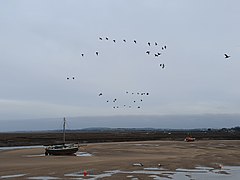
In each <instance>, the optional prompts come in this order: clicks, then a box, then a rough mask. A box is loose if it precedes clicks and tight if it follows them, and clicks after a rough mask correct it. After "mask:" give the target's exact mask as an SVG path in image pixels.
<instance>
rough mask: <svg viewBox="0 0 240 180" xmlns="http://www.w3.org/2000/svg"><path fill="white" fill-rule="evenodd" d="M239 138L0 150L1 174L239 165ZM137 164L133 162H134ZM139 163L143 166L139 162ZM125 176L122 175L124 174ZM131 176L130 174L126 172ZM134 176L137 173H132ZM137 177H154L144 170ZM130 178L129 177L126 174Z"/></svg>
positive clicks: (54, 174) (99, 171)
mask: <svg viewBox="0 0 240 180" xmlns="http://www.w3.org/2000/svg"><path fill="white" fill-rule="evenodd" d="M239 149H240V140H235V141H234V140H208V141H196V142H183V141H137V142H122V143H95V144H87V145H86V146H82V147H81V148H80V150H79V151H80V152H86V153H89V154H91V155H92V156H89V154H87V156H84V155H83V156H44V155H43V154H44V148H39V147H38V148H32V149H13V150H0V161H1V163H0V176H2V177H3V176H7V175H17V174H26V175H24V178H27V177H34V176H54V177H60V178H63V179H67V176H66V174H71V173H75V172H79V173H80V174H81V173H83V171H84V170H87V171H88V173H90V174H101V173H104V172H105V171H112V170H121V171H134V170H142V169H143V168H150V167H151V168H159V164H160V165H161V166H160V168H166V169H168V170H175V169H177V168H187V169H190V168H194V167H196V166H205V167H213V168H219V164H222V165H223V166H240V152H239ZM134 163H135V164H136V166H134V165H133V164H134ZM138 163H142V164H143V166H138ZM123 176H124V177H123ZM129 176H130V175H129ZM126 177H127V175H126V174H124V175H123V174H114V175H112V176H111V177H104V178H103V179H126ZM135 177H136V176H135ZM137 177H138V178H139V179H153V178H150V177H149V176H146V175H144V174H139V175H137ZM128 179H131V178H128Z"/></svg>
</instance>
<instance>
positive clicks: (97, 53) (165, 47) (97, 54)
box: [81, 37, 167, 69]
mask: <svg viewBox="0 0 240 180" xmlns="http://www.w3.org/2000/svg"><path fill="white" fill-rule="evenodd" d="M99 40H100V41H103V40H105V41H112V42H113V43H117V42H121V41H117V40H116V39H112V40H110V38H108V37H105V38H102V37H99ZM122 42H124V43H127V40H126V39H123V40H122ZM132 42H133V43H134V44H137V40H135V39H134V40H133V41H132ZM147 45H148V46H149V47H150V46H158V43H157V42H154V43H151V42H147ZM160 49H161V51H164V50H166V49H167V46H166V45H164V46H162V47H161V48H160ZM161 51H158V52H155V53H153V55H154V57H159V56H160V55H161V54H162V52H161ZM145 53H146V54H147V55H150V54H151V51H150V50H146V52H145ZM95 55H96V56H99V51H96V52H95ZM81 56H82V57H84V56H85V54H84V53H81ZM159 65H160V67H161V68H163V69H164V68H165V64H162V63H161V64H159Z"/></svg>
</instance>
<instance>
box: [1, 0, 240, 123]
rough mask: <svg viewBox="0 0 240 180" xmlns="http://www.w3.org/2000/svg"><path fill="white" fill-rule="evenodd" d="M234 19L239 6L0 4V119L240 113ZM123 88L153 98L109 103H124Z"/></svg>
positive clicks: (239, 28)
mask: <svg viewBox="0 0 240 180" xmlns="http://www.w3.org/2000/svg"><path fill="white" fill-rule="evenodd" d="M239 19H240V2H239V1H238V0H231V1H229V0H211V1H207V0H206V1H204V0H201V1H200V0H196V1H192V0H181V1H180V0H141V1H140V0H131V1H129V0H116V1H113V0H75V1H74V0H70V1H67V0H65V1H63V0H55V1H54V0H51V1H49V0H41V1H40V0H39V1H37V0H36V1H31V0H22V1H18V0H11V1H3V0H0V62H1V66H0V81H1V88H0V121H3V122H6V120H21V119H39V118H56V117H63V116H67V117H77V116H85V117H87V116H94V117H96V116H118V115H121V116H128V115H137V116H141V115H148V116H161V115H174V116H175V115H202V114H218V115H221V114H228V115H238V114H239V109H240V83H239V77H240V71H239V67H240V61H239V60H240V36H239V32H240V24H239ZM99 37H103V38H105V37H109V39H110V40H111V41H109V42H108V41H105V40H104V41H99V39H98V38H99ZM112 39H116V41H117V43H115V44H114V43H113V42H112ZM123 39H126V40H127V43H123V41H122V40H123ZM134 39H136V40H137V44H134V43H133V40H134ZM155 41H156V42H158V44H159V46H154V47H148V45H147V42H152V43H153V42H155ZM163 45H167V49H166V50H165V51H163V52H162V55H161V57H159V58H157V59H156V58H155V57H153V56H151V57H150V56H147V55H146V53H145V52H146V50H151V51H158V50H159V49H160V48H161V46H163ZM95 51H99V56H98V57H97V56H96V55H95ZM81 53H84V54H85V56H84V57H81ZM224 53H227V54H229V55H230V56H231V58H229V59H228V60H227V59H225V58H224ZM159 63H164V64H165V68H164V69H161V68H160V66H159ZM73 76H74V77H75V78H76V79H75V80H69V81H68V80H66V78H67V77H73ZM126 91H129V92H149V93H150V95H149V96H145V97H144V99H143V100H144V101H143V102H142V104H141V108H140V109H137V108H131V109H129V108H128V109H126V108H119V109H113V108H112V106H113V103H112V104H109V103H106V100H108V99H111V100H112V99H114V98H118V100H119V101H118V102H119V105H123V104H125V103H128V104H129V103H130V102H131V101H132V100H133V99H131V98H132V97H129V96H127V95H126V93H125V92H126ZM100 92H102V93H103V96H101V97H99V96H98V94H99V93H100ZM114 121H116V120H114V119H113V120H112V123H113V124H114ZM142 121H144V120H143V119H142ZM206 122H207V120H206ZM214 122H215V123H216V124H217V121H214ZM234 122H235V125H238V124H240V120H239V121H236V120H235V121H234ZM176 124H179V121H178V122H176ZM176 124H175V125H176ZM175 125H174V123H173V124H172V125H171V124H169V126H172V127H176V126H175ZM223 125H224V123H223ZM233 125H234V124H233ZM91 126H92V125H91ZM96 126H99V124H98V125H96ZM125 126H126V127H127V126H128V124H127V121H126V125H125ZM206 126H207V125H206ZM226 126H228V122H227V121H226ZM170 128H171V127H170Z"/></svg>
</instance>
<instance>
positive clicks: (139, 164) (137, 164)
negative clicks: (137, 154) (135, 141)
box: [133, 163, 143, 167]
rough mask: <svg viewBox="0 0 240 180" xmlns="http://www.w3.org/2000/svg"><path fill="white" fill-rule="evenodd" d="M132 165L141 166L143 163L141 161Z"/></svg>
mask: <svg viewBox="0 0 240 180" xmlns="http://www.w3.org/2000/svg"><path fill="white" fill-rule="evenodd" d="M133 166H141V167H142V166H143V164H142V163H133Z"/></svg>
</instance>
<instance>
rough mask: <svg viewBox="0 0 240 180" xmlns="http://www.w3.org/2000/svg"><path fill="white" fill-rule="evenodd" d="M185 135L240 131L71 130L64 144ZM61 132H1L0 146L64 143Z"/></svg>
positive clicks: (234, 136)
mask: <svg viewBox="0 0 240 180" xmlns="http://www.w3.org/2000/svg"><path fill="white" fill-rule="evenodd" d="M186 136H192V137H194V138H196V140H197V141H198V140H240V130H239V129H236V130H233V129H220V130H211V129H208V130H181V131H180V130H156V129H108V130H106V129H95V130H84V131H83V130H71V131H67V133H66V142H67V143H80V144H81V143H101V142H129V141H151V140H161V141H183V140H184V139H185V137H186ZM62 139H63V135H62V131H43V132H18V133H17V132H15V133H12V132H9V133H0V147H11V146H32V145H50V144H59V143H62V142H63V140H62Z"/></svg>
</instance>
